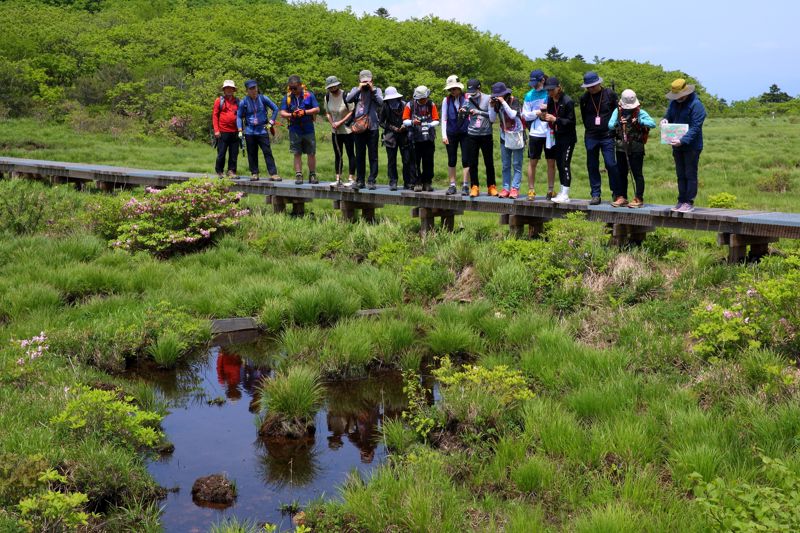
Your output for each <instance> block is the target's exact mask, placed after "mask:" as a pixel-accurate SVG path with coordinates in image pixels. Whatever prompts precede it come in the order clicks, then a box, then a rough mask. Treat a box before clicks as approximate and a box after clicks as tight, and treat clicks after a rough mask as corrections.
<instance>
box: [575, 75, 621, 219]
mask: <svg viewBox="0 0 800 533" xmlns="http://www.w3.org/2000/svg"><path fill="white" fill-rule="evenodd" d="M581 87H583V88H584V89H586V92H584V93H583V94H582V95H581V99H580V108H581V117H582V118H583V126H584V128H585V132H584V137H583V140H584V144H585V145H586V170H587V172H588V173H589V185H590V186H591V188H592V201H591V202H590V203H591V205H597V204H599V203H600V184H601V179H600V152H601V151H602V152H603V161H604V162H605V164H606V172H608V184H609V187H611V194H612V196H614V197H615V198H616V197H617V196H619V191H617V156H616V146H615V144H614V132H612V131H611V130H609V129H608V121H609V120H610V119H611V114H612V113H613V112H614V110H615V109H617V104H618V102H617V94H616V93H615V92H614V91H612V90H611V89H607V88H605V87H603V78H601V77H600V76H598V75H597V72H593V71H589V72H587V73H586V74H584V75H583V84H581Z"/></svg>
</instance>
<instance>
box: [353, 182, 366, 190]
mask: <svg viewBox="0 0 800 533" xmlns="http://www.w3.org/2000/svg"><path fill="white" fill-rule="evenodd" d="M364 187H365V185H364V182H363V181H356V182H355V183H354V184H353V190H354V191H357V190H359V189H363V188H364Z"/></svg>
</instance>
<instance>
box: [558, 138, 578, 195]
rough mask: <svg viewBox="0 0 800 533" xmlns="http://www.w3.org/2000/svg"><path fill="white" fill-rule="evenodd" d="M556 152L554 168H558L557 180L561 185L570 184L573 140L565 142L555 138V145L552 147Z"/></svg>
mask: <svg viewBox="0 0 800 533" xmlns="http://www.w3.org/2000/svg"><path fill="white" fill-rule="evenodd" d="M553 148H554V149H555V152H556V154H555V155H556V157H555V159H556V168H558V181H559V182H561V186H562V187H569V186H570V185H571V184H572V170H571V168H570V166H571V165H572V153H573V152H574V151H575V143H574V142H565V141H562V140H561V139H558V138H556V145H555V146H554V147H553Z"/></svg>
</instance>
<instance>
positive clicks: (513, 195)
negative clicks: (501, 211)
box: [508, 189, 519, 200]
mask: <svg viewBox="0 0 800 533" xmlns="http://www.w3.org/2000/svg"><path fill="white" fill-rule="evenodd" d="M518 196H519V189H511V192H509V193H508V197H509V198H511V199H512V200H516V199H517V197H518Z"/></svg>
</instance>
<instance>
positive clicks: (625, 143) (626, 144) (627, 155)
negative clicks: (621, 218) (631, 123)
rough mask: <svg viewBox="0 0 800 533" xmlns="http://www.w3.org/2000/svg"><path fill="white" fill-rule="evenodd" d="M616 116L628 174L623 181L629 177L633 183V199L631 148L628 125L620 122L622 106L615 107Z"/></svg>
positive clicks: (634, 180)
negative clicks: (620, 129)
mask: <svg viewBox="0 0 800 533" xmlns="http://www.w3.org/2000/svg"><path fill="white" fill-rule="evenodd" d="M617 114H618V119H619V122H620V123H621V124H622V146H623V148H624V149H625V150H624V152H625V162H626V163H628V172H627V173H626V174H625V179H626V180H627V179H628V176H630V177H631V181H633V194H634V197H635V196H636V178H634V177H633V168H631V156H630V151H631V146H630V143H629V142H628V123H627V121H626V122H622V106H621V105H619V106H618V107H617Z"/></svg>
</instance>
